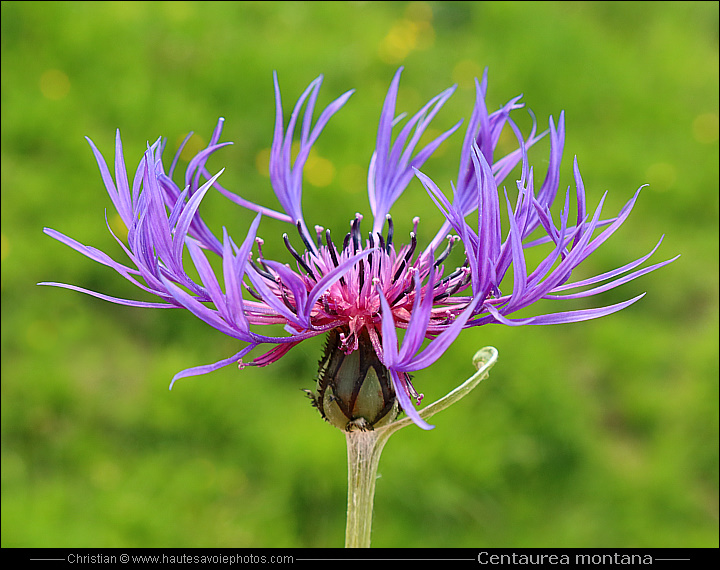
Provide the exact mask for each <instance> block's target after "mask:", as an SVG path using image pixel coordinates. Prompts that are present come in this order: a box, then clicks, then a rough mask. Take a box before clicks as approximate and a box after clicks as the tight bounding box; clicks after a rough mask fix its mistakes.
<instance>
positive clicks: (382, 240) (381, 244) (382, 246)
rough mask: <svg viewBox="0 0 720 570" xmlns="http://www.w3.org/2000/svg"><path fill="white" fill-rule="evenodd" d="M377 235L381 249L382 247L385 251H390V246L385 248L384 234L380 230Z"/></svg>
mask: <svg viewBox="0 0 720 570" xmlns="http://www.w3.org/2000/svg"><path fill="white" fill-rule="evenodd" d="M377 237H378V247H379V248H380V249H382V250H383V251H385V253H390V251H389V248H388V249H385V240H384V239H383V237H382V234H381V233H380V232H378V234H377Z"/></svg>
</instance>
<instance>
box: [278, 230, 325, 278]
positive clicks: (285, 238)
mask: <svg viewBox="0 0 720 570" xmlns="http://www.w3.org/2000/svg"><path fill="white" fill-rule="evenodd" d="M283 241H284V242H285V247H286V248H288V251H289V252H290V254H291V255H292V256H293V257H294V258H295V260H296V261H297V262H298V263H299V264H300V266H301V267H302V268H303V269H304V270H305V271H307V274H308V275H309V276H310V277H312V278H313V280H315V281H317V278H316V277H315V274H314V273H313V271H312V269H310V266H309V265H308V264H307V263H305V260H304V259H303V258H302V256H301V255H300V254H299V253H298V252H297V251H295V248H294V247H293V246H292V244H291V243H290V238H289V237H288V235H287V234H283Z"/></svg>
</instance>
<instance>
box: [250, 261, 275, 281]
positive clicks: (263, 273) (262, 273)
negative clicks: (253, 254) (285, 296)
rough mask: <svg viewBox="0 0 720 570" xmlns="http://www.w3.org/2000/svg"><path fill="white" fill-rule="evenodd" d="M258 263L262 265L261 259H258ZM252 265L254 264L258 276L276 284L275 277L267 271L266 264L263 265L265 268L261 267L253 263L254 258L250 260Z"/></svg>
mask: <svg viewBox="0 0 720 570" xmlns="http://www.w3.org/2000/svg"><path fill="white" fill-rule="evenodd" d="M258 261H259V262H260V263H262V260H261V259H258ZM250 263H251V264H252V266H253V269H254V270H255V271H256V272H257V274H258V275H260V276H261V277H264V278H265V279H267V280H268V281H272V282H273V283H274V282H275V277H273V275H272V273H270V272H269V271H268V270H267V268H266V267H265V266H264V264H263V267H260V266H259V265H258V264H257V263H256V262H255V261H253V259H252V258H251V259H250Z"/></svg>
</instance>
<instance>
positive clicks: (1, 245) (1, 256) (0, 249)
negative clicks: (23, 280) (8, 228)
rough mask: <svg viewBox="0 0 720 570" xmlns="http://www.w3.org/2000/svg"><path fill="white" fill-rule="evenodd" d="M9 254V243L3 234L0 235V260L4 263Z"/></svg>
mask: <svg viewBox="0 0 720 570" xmlns="http://www.w3.org/2000/svg"><path fill="white" fill-rule="evenodd" d="M9 253H10V242H9V241H8V238H7V236H6V235H5V234H2V235H0V260H2V261H5V258H6V257H7V256H8V254H9Z"/></svg>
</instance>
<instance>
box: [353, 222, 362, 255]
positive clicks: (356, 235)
mask: <svg viewBox="0 0 720 570" xmlns="http://www.w3.org/2000/svg"><path fill="white" fill-rule="evenodd" d="M362 219H363V217H362V216H361V215H360V214H355V219H354V220H353V221H352V222H351V227H352V230H351V231H352V240H353V253H357V252H358V250H359V249H360V222H361V221H362Z"/></svg>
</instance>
